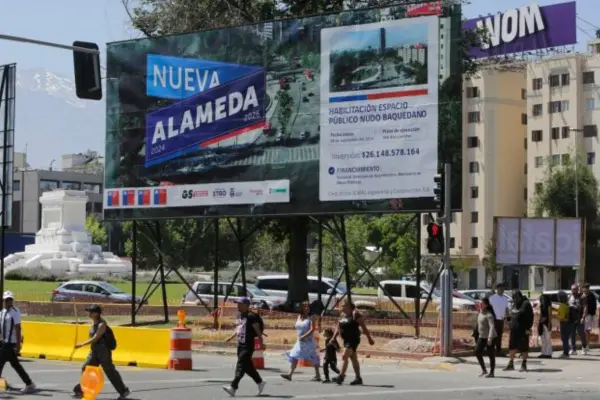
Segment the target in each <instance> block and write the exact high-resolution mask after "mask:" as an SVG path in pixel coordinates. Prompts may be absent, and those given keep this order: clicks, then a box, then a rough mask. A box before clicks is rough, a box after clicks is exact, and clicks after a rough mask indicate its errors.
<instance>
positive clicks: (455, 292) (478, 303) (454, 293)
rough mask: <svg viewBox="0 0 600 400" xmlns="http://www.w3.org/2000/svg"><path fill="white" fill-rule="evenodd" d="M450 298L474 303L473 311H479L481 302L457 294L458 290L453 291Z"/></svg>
mask: <svg viewBox="0 0 600 400" xmlns="http://www.w3.org/2000/svg"><path fill="white" fill-rule="evenodd" d="M452 297H454V298H455V299H463V300H470V301H472V302H474V303H475V309H476V310H477V311H479V310H481V300H476V299H474V298H472V297H470V296H468V295H466V294H464V293H461V292H459V291H458V290H454V291H453V292H452Z"/></svg>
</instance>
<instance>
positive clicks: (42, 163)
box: [15, 65, 105, 168]
mask: <svg viewBox="0 0 600 400" xmlns="http://www.w3.org/2000/svg"><path fill="white" fill-rule="evenodd" d="M18 68H19V67H18V65H17V93H16V121H15V151H17V152H22V151H25V148H27V160H28V162H29V164H30V165H31V166H33V167H35V168H47V167H48V166H49V165H50V162H51V161H52V160H54V159H56V161H57V164H60V161H59V160H60V156H61V155H62V154H69V153H78V152H81V151H84V150H85V149H88V148H89V149H92V150H96V151H98V152H100V153H101V154H103V153H104V139H105V115H104V113H105V106H104V104H105V103H104V101H90V100H81V99H79V98H77V96H76V95H75V83H74V79H73V77H64V76H58V75H56V74H53V73H51V72H48V71H44V70H19V69H18Z"/></svg>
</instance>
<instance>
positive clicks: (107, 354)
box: [73, 304, 131, 399]
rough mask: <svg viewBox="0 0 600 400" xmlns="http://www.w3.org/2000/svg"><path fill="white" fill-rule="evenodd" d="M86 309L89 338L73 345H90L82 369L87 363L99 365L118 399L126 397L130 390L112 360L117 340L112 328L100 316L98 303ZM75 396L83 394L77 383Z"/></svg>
mask: <svg viewBox="0 0 600 400" xmlns="http://www.w3.org/2000/svg"><path fill="white" fill-rule="evenodd" d="M86 311H87V312H89V313H90V319H91V320H92V326H91V327H90V338H89V339H88V340H86V341H85V342H83V343H78V344H76V345H75V348H76V349H79V348H81V347H85V346H88V345H90V346H91V348H90V353H89V354H88V356H87V358H86V360H85V362H84V363H83V367H82V371H85V368H86V367H87V366H88V365H91V366H94V367H97V366H101V367H102V369H103V370H104V373H105V374H106V377H107V378H108V380H109V381H110V383H111V384H112V385H113V387H114V388H115V390H116V391H117V393H119V399H125V398H127V397H128V396H129V395H130V394H131V392H130V390H129V388H128V387H127V386H125V384H124V383H123V379H122V378H121V374H119V371H117V369H116V368H115V364H114V363H113V360H112V352H113V351H114V350H115V349H116V348H117V340H116V338H115V334H114V332H113V331H112V329H111V328H110V327H109V326H108V324H107V323H106V321H105V320H104V318H102V308H101V307H100V306H98V305H95V304H94V305H91V306H89V307H88V308H86ZM73 392H74V394H75V396H78V397H81V396H83V392H82V390H81V385H80V384H77V386H75V388H74V389H73Z"/></svg>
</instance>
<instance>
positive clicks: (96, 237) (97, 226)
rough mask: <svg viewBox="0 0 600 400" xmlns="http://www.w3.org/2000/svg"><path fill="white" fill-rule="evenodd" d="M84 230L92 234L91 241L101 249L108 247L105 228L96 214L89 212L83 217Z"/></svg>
mask: <svg viewBox="0 0 600 400" xmlns="http://www.w3.org/2000/svg"><path fill="white" fill-rule="evenodd" d="M85 230H86V231H87V232H88V233H89V234H90V235H91V236H92V243H94V244H97V245H99V246H102V248H103V249H106V248H107V247H108V234H107V233H106V228H105V227H104V224H103V223H102V221H100V219H99V218H98V217H97V216H96V214H90V215H88V217H87V218H86V219H85Z"/></svg>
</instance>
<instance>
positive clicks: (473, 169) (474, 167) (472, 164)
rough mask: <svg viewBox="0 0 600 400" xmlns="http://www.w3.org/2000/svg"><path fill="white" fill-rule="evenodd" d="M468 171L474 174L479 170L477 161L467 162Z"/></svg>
mask: <svg viewBox="0 0 600 400" xmlns="http://www.w3.org/2000/svg"><path fill="white" fill-rule="evenodd" d="M469 172H470V173H472V174H476V173H478V172H479V163H478V162H477V161H471V162H470V163H469Z"/></svg>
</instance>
